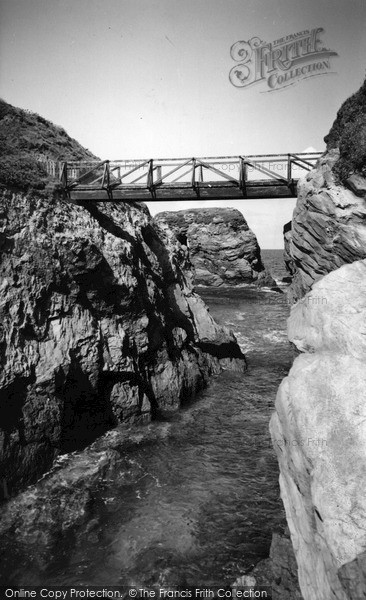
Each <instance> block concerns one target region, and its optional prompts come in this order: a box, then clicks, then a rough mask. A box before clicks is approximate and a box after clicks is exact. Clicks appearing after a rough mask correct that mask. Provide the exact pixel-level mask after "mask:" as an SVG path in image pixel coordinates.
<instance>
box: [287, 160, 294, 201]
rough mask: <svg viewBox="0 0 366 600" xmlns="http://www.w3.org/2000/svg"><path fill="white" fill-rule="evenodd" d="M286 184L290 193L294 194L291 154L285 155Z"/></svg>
mask: <svg viewBox="0 0 366 600" xmlns="http://www.w3.org/2000/svg"><path fill="white" fill-rule="evenodd" d="M287 185H288V187H289V189H290V191H291V193H292V194H293V195H294V196H295V195H296V194H295V182H294V180H293V178H292V155H291V154H288V155H287Z"/></svg>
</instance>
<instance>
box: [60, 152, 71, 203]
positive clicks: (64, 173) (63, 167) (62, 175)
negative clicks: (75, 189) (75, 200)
mask: <svg viewBox="0 0 366 600" xmlns="http://www.w3.org/2000/svg"><path fill="white" fill-rule="evenodd" d="M60 182H61V185H62V187H63V192H64V195H65V197H66V198H69V199H70V191H69V187H68V180H67V162H66V161H65V162H62V163H61V172H60Z"/></svg>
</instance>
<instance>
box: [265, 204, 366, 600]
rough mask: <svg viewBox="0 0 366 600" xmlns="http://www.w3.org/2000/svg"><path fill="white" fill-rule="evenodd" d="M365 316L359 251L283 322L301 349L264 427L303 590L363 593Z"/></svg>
mask: <svg viewBox="0 0 366 600" xmlns="http://www.w3.org/2000/svg"><path fill="white" fill-rule="evenodd" d="M345 210H347V207H345ZM365 323H366V261H365V260H362V261H357V262H354V263H353V264H349V265H345V266H343V267H341V268H340V269H338V270H336V271H333V272H331V273H330V274H328V275H327V276H325V277H324V278H323V279H322V280H321V281H318V282H317V283H315V284H314V285H313V288H312V291H311V292H310V293H308V294H307V295H306V296H305V297H304V298H303V300H302V301H300V302H298V303H297V304H296V305H295V306H294V307H293V308H292V310H291V316H290V319H289V323H288V334H289V340H290V341H291V342H292V343H293V344H294V345H295V346H296V347H297V349H298V350H299V352H300V353H301V354H300V356H298V357H297V358H296V359H295V361H294V364H293V367H292V369H291V371H290V373H289V375H288V377H286V378H285V379H284V381H283V382H282V384H281V386H280V388H279V391H278V395H277V400H276V414H275V415H274V416H273V417H272V420H271V434H272V440H273V444H274V447H275V449H276V451H277V455H278V460H279V464H280V471H281V475H280V487H281V496H282V499H283V502H284V505H285V509H286V515H287V521H288V525H289V529H290V532H291V538H292V543H293V546H294V550H295V554H296V559H297V563H298V570H299V582H300V587H301V591H302V594H303V597H304V599H305V600H330V599H332V600H333V599H337V600H360V598H364V597H366V577H365V573H366V558H365V557H366V553H365V547H366V519H365V514H366V470H365V465H366V402H365V389H366V373H365V360H366V341H365V340H366V328H365Z"/></svg>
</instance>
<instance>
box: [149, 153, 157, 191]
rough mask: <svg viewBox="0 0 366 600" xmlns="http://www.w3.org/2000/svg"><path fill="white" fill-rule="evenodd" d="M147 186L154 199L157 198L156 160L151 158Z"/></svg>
mask: <svg viewBox="0 0 366 600" xmlns="http://www.w3.org/2000/svg"><path fill="white" fill-rule="evenodd" d="M147 187H148V189H149V192H150V194H151V197H152V199H153V200H156V190H155V186H154V160H153V159H152V158H151V159H150V164H149V171H148V174H147Z"/></svg>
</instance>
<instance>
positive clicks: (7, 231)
mask: <svg viewBox="0 0 366 600" xmlns="http://www.w3.org/2000/svg"><path fill="white" fill-rule="evenodd" d="M0 251H1V255H0V270H1V289H0V301H1V302H0V324H1V325H0V361H1V372H0V399H1V400H0V415H1V417H0V427H1V430H0V468H1V479H2V482H3V487H4V489H5V493H9V492H13V491H15V490H16V489H18V488H21V487H23V486H24V485H25V484H27V483H29V482H32V481H35V480H36V479H37V477H39V476H40V475H41V474H42V473H43V472H44V471H46V470H47V469H48V468H50V466H51V465H52V462H53V460H54V458H55V457H56V456H57V454H58V453H60V452H61V453H63V452H69V451H72V450H75V449H78V448H81V447H83V446H85V445H87V444H89V443H90V442H92V441H93V440H94V439H95V438H96V437H97V436H98V435H101V434H102V433H103V432H104V431H106V430H107V429H110V428H112V427H114V426H116V425H117V424H118V423H121V422H132V421H134V422H141V421H146V420H149V419H150V418H151V417H152V416H154V415H157V414H159V413H162V412H164V411H169V410H174V409H176V408H178V407H179V406H180V405H181V404H182V403H184V402H186V401H189V400H190V399H192V398H193V397H194V396H195V394H196V393H197V392H198V391H199V390H200V389H201V388H202V387H203V386H204V385H205V383H206V382H207V379H208V377H209V376H210V375H211V374H212V373H217V372H218V371H219V370H220V369H221V368H222V367H229V368H238V369H243V367H244V360H243V358H244V357H243V355H242V354H241V352H240V349H239V347H238V345H237V344H236V340H235V338H234V336H233V335H232V334H231V333H230V332H229V331H228V330H225V329H223V328H221V327H219V326H217V325H216V323H215V322H214V321H213V319H212V318H211V316H210V315H209V313H208V311H207V309H206V306H205V304H204V303H203V301H202V300H201V299H200V298H199V297H198V296H197V295H196V294H194V293H193V292H192V288H191V285H190V274H189V270H188V271H186V266H187V265H188V260H187V250H186V249H184V248H183V247H182V246H181V245H180V244H179V243H178V242H177V240H176V238H175V236H174V234H173V233H172V232H171V231H170V230H169V228H168V227H167V226H164V225H163V224H161V225H157V224H154V223H153V222H152V220H151V218H150V216H149V213H148V211H147V209H144V207H143V206H137V205H127V204H118V205H116V204H107V203H106V204H101V203H99V204H98V203H89V204H85V205H84V206H76V205H73V204H71V203H68V202H66V201H61V200H55V199H48V198H45V199H44V198H39V197H38V196H36V195H33V196H26V195H22V194H19V193H18V194H16V193H13V192H10V191H4V192H3V194H2V196H1V199H0Z"/></svg>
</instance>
